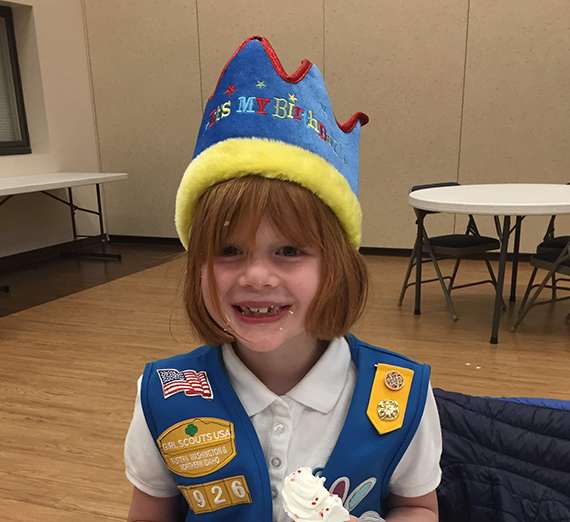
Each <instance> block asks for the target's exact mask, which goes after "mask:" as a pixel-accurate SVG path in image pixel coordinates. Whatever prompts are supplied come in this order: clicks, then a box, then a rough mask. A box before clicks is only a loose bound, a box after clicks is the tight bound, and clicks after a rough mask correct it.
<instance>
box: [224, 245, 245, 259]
mask: <svg viewBox="0 0 570 522" xmlns="http://www.w3.org/2000/svg"><path fill="white" fill-rule="evenodd" d="M240 253H241V252H240V251H239V249H238V248H237V247H235V246H232V245H230V246H227V247H224V248H223V249H222V256H225V257H230V256H238V255H239V254H240Z"/></svg>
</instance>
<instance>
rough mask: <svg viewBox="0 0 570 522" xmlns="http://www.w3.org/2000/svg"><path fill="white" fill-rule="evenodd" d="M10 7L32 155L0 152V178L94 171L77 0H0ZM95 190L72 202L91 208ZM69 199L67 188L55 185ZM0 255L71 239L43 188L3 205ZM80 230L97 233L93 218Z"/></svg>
mask: <svg viewBox="0 0 570 522" xmlns="http://www.w3.org/2000/svg"><path fill="white" fill-rule="evenodd" d="M0 5H7V6H9V7H11V8H12V12H13V15H14V26H15V32H16V45H17V49H18V60H19V65H20V72H21V76H22V86H23V91H24V102H25V106H26V117H27V120H28V127H29V132H30V141H31V146H32V153H31V154H23V155H22V154H19V155H13V156H0V177H18V176H27V175H33V174H46V173H52V172H58V171H71V172H82V171H84V172H97V171H98V170H99V162H98V157H97V141H96V135H95V125H94V115H93V103H92V98H91V91H90V80H89V68H88V66H87V50H86V45H85V32H84V27H83V12H82V7H81V1H80V0H52V1H50V2H46V1H42V0H27V1H25V2H0ZM94 193H95V191H94V189H93V188H92V187H88V188H78V189H77V190H74V200H75V203H76V204H78V205H79V206H82V207H87V208H96V198H95V197H94ZM56 194H57V195H58V196H59V197H62V198H66V197H67V196H66V191H63V190H59V191H56ZM1 213H2V218H1V219H0V239H1V241H0V256H6V255H11V254H16V253H19V252H25V251H29V250H34V249H38V248H42V247H45V246H50V245H54V244H58V243H63V242H66V241H70V240H71V239H72V238H73V236H72V231H71V230H72V229H71V223H70V218H69V209H68V208H67V207H66V206H64V205H61V204H60V203H57V202H56V201H55V200H52V199H49V198H47V197H45V196H43V195H41V194H29V195H21V196H16V197H14V198H13V199H11V200H10V201H8V202H7V203H6V204H5V205H3V206H2V208H1ZM79 221H80V223H79V225H80V228H79V233H81V234H94V233H97V232H98V220H97V218H96V217H95V216H93V217H91V216H89V218H88V219H83V216H82V217H81V218H80V219H79Z"/></svg>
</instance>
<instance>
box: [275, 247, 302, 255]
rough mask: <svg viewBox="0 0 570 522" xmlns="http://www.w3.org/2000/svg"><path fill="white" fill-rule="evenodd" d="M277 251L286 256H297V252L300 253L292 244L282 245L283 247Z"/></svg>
mask: <svg viewBox="0 0 570 522" xmlns="http://www.w3.org/2000/svg"><path fill="white" fill-rule="evenodd" d="M279 252H280V253H281V255H284V256H287V257H293V256H298V255H299V254H301V253H302V252H301V251H300V250H299V249H298V248H295V247H292V246H284V247H282V248H280V249H279Z"/></svg>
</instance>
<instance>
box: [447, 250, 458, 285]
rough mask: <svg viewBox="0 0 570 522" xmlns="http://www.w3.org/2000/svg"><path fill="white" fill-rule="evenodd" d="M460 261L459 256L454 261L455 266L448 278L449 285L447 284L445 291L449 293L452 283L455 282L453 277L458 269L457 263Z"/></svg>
mask: <svg viewBox="0 0 570 522" xmlns="http://www.w3.org/2000/svg"><path fill="white" fill-rule="evenodd" d="M460 263H461V257H458V258H457V260H456V261H455V266H454V267H453V273H452V274H451V279H450V280H449V285H448V286H447V291H448V292H449V293H451V290H452V289H453V283H455V277H456V276H457V271H458V270H459V264H460Z"/></svg>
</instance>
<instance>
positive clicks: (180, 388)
mask: <svg viewBox="0 0 570 522" xmlns="http://www.w3.org/2000/svg"><path fill="white" fill-rule="evenodd" d="M156 373H158V378H159V379H160V382H161V383H162V393H163V394H164V398H165V399H168V397H170V396H172V395H174V394H176V393H178V392H184V395H188V396H192V395H201V396H202V397H204V399H213V398H214V394H213V393H212V387H211V386H210V381H209V380H208V376H207V375H206V372H196V371H195V370H184V371H180V370H176V369H174V368H167V369H164V370H156Z"/></svg>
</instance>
